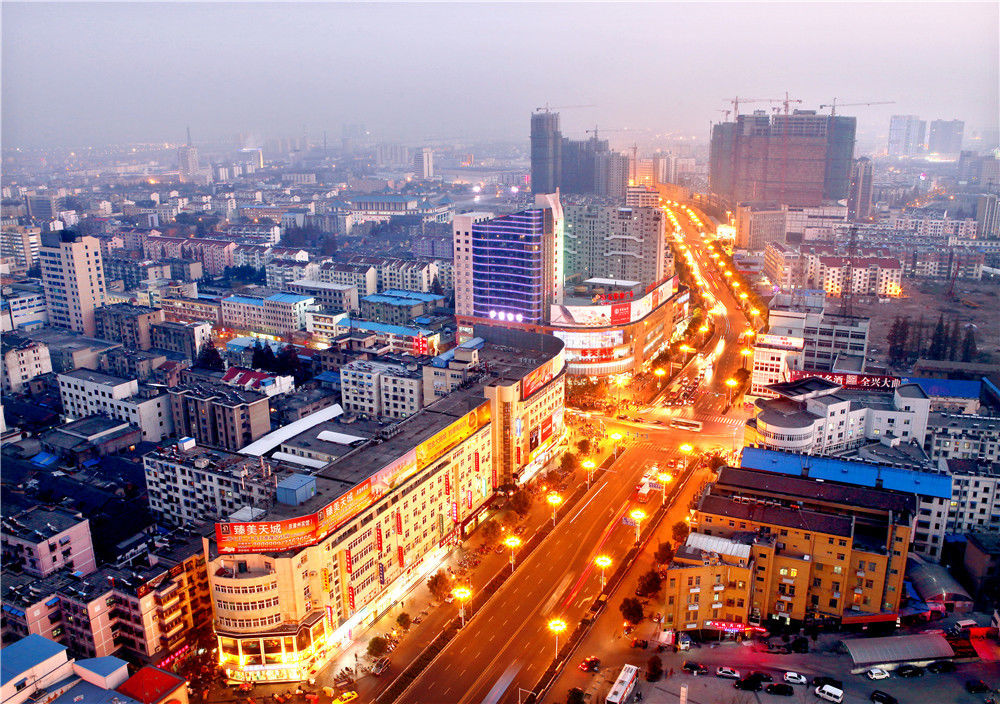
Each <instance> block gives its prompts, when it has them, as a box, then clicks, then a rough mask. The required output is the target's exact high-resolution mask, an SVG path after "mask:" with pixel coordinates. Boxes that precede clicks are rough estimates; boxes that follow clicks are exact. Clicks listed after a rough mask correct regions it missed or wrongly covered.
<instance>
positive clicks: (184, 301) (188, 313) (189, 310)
mask: <svg viewBox="0 0 1000 704" xmlns="http://www.w3.org/2000/svg"><path fill="white" fill-rule="evenodd" d="M160 308H162V309H163V313H164V314H165V315H166V319H167V320H172V321H175V322H199V321H207V322H209V323H212V324H213V325H222V303H221V301H219V300H210V299H206V298H188V297H186V296H161V297H160Z"/></svg>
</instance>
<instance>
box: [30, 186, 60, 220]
mask: <svg viewBox="0 0 1000 704" xmlns="http://www.w3.org/2000/svg"><path fill="white" fill-rule="evenodd" d="M24 205H25V209H26V210H27V213H28V217H29V218H34V219H35V220H52V219H54V218H55V217H56V215H57V214H58V213H59V211H60V210H62V198H60V197H59V196H56V195H52V194H50V193H36V194H33V195H26V196H25V197H24Z"/></svg>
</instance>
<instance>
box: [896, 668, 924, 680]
mask: <svg viewBox="0 0 1000 704" xmlns="http://www.w3.org/2000/svg"><path fill="white" fill-rule="evenodd" d="M896 674H897V675H899V676H900V677H923V676H924V668H922V667H918V666H917V665H900V666H899V667H898V668H897V669H896Z"/></svg>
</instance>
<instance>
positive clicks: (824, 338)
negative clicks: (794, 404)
mask: <svg viewBox="0 0 1000 704" xmlns="http://www.w3.org/2000/svg"><path fill="white" fill-rule="evenodd" d="M768 310H769V313H768V325H769V327H768V333H770V334H772V335H778V336H782V337H797V338H802V341H803V343H802V365H803V368H804V369H814V370H819V371H829V370H830V369H832V368H833V363H834V361H835V360H836V359H837V357H838V355H839V356H842V357H843V356H849V357H860V358H862V359H865V358H867V356H868V332H869V326H870V323H871V320H870V319H869V318H861V317H857V316H846V315H839V314H836V313H829V312H827V311H826V292H824V291H815V290H810V289H804V290H801V291H795V292H793V293H779V294H776V295H775V296H774V298H772V299H771V301H770V302H769V303H768Z"/></svg>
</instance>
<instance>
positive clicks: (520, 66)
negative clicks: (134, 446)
mask: <svg viewBox="0 0 1000 704" xmlns="http://www.w3.org/2000/svg"><path fill="white" fill-rule="evenodd" d="M997 27H998V8H997V5H996V3H989V2H983V3H895V2H893V3H607V4H602V3H586V4H578V3H506V4H492V3H474V4H469V3H401V4H396V3H385V4H382V3H370V4H355V3H335V4H334V3H331V4H325V3H278V4H273V3H247V4H228V3H176V4H161V3H86V2H84V3H17V2H13V3H4V5H3V99H4V100H3V103H4V106H3V118H4V119H3V141H4V145H5V146H7V147H12V146H31V147H38V146H70V147H73V146H82V145H90V144H93V145H103V144H107V143H122V142H129V141H144V140H148V141H156V140H166V141H179V140H180V139H181V138H182V137H183V131H184V128H185V126H187V125H190V126H191V128H192V130H193V132H194V134H195V136H196V139H200V140H205V139H218V138H221V137H224V136H228V135H229V134H231V133H233V132H236V131H251V132H255V133H260V134H265V135H272V134H301V133H302V131H303V130H305V131H306V133H308V134H310V135H311V136H313V138H316V137H317V136H318V135H321V134H322V132H323V131H324V130H328V131H329V132H330V133H331V134H333V133H335V132H337V131H339V128H340V126H341V125H342V124H364V125H366V126H367V127H368V128H369V129H371V130H373V131H374V132H376V133H378V134H379V135H382V136H384V137H386V138H390V139H402V140H405V141H413V142H421V141H433V140H440V139H465V140H468V139H505V140H514V139H522V138H524V137H525V131H524V124H523V115H524V113H525V112H526V111H530V110H531V109H533V108H534V107H537V106H541V105H545V104H547V103H548V104H550V105H552V106H563V105H593V106H594V107H593V108H586V109H578V110H573V111H567V112H566V114H565V116H564V128H565V130H566V131H567V133H570V134H573V133H582V131H583V130H584V129H586V128H590V127H592V126H593V125H594V124H599V125H604V126H606V127H613V128H621V127H630V128H633V129H638V128H642V129H652V130H654V131H655V132H659V133H666V132H675V133H681V134H685V135H693V136H696V137H698V138H707V134H708V125H709V122H710V121H719V120H720V119H721V118H722V115H721V114H720V113H719V112H718V111H719V110H721V109H724V108H726V107H730V106H728V105H726V104H725V103H724V102H723V101H724V100H726V99H728V98H731V97H733V96H737V95H741V96H754V97H781V96H782V95H783V93H784V91H786V90H788V91H790V92H791V93H792V95H793V97H796V98H801V99H803V101H804V103H803V104H804V105H811V106H815V105H818V104H820V103H829V102H831V100H832V99H833V98H834V97H836V98H838V100H839V101H840V102H847V103H850V102H858V101H895V104H894V105H892V106H879V107H873V108H871V109H868V110H865V111H864V113H863V115H862V117H863V118H864V119H863V121H862V123H861V127H860V134H861V135H862V136H864V137H868V136H873V137H874V135H878V134H883V133H884V125H885V124H886V123H887V119H888V116H889V115H890V114H895V113H902V114H910V113H915V114H927V115H934V116H939V117H942V118H947V119H950V118H953V117H958V118H960V119H964V120H965V121H966V123H967V124H968V125H969V127H970V129H971V130H978V129H985V128H989V127H995V126H996V120H997V114H998V113H1000V107H998V99H997V90H998V89H997V86H998V83H1000V75H998V68H997V66H998V64H1000V61H998V60H997V44H998V29H997ZM852 114H853V113H852Z"/></svg>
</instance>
